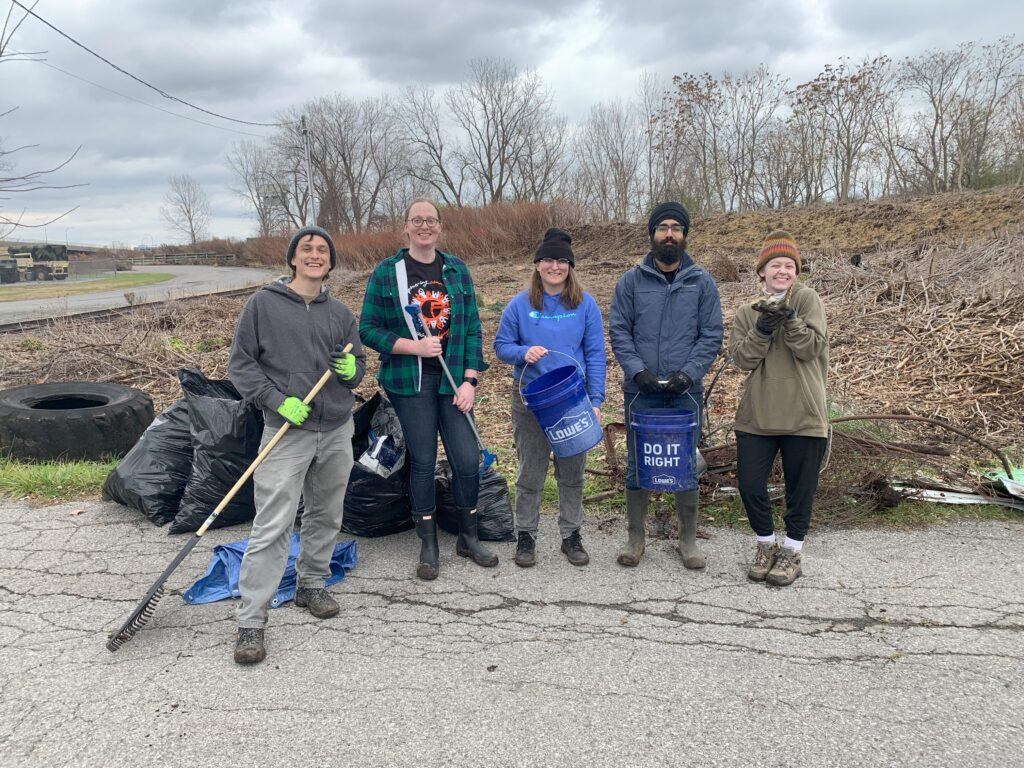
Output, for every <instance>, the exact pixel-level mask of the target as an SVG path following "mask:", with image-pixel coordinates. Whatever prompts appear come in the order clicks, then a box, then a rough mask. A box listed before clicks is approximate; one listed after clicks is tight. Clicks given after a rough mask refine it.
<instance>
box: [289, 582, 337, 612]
mask: <svg viewBox="0 0 1024 768" xmlns="http://www.w3.org/2000/svg"><path fill="white" fill-rule="evenodd" d="M295 604H296V605H297V606H299V608H309V612H310V613H312V614H313V615H314V616H316V617H317V618H318V619H329V618H331V617H332V616H337V615H338V612H339V611H340V610H341V606H339V605H338V603H337V602H336V601H335V599H334V598H333V597H331V595H330V593H329V592H328V591H327V590H326V589H325V588H324V587H316V588H310V587H299V588H298V590H296V592H295Z"/></svg>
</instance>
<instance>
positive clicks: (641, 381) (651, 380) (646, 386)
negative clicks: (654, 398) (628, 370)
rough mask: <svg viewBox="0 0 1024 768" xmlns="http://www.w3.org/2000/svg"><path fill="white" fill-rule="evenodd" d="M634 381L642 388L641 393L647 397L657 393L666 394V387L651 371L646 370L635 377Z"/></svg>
mask: <svg viewBox="0 0 1024 768" xmlns="http://www.w3.org/2000/svg"><path fill="white" fill-rule="evenodd" d="M633 381H635V382H636V385H637V386H638V387H640V391H641V392H643V393H644V394H645V395H653V394H655V393H657V392H664V391H665V387H664V385H663V384H662V383H661V382H659V381H658V377H657V376H655V375H654V374H653V373H651V372H650V371H649V370H647V369H646V368H644V369H643V370H642V371H640V373H638V374H637V375H636V376H634V377H633Z"/></svg>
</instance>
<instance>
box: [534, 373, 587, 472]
mask: <svg viewBox="0 0 1024 768" xmlns="http://www.w3.org/2000/svg"><path fill="white" fill-rule="evenodd" d="M522 397H523V402H524V403H525V404H526V407H527V408H529V409H530V412H531V413H532V414H533V415H534V416H535V417H536V418H537V422H538V423H539V424H540V428H541V429H542V430H543V431H544V437H546V438H547V440H548V442H549V443H550V444H551V450H552V451H553V452H554V454H555V456H557V457H558V458H560V459H564V458H566V457H568V456H575V455H576V454H578V453H583V452H584V451H589V450H590V449H591V448H593V447H594V446H595V445H597V444H598V443H599V442H601V438H602V436H603V432H602V431H601V425H600V424H598V423H597V418H596V416H595V414H594V408H593V406H592V405H591V404H590V399H589V398H588V397H587V393H586V391H585V390H584V388H583V378H582V377H581V376H580V374H579V371H578V370H577V368H576V366H575V365H565V366H562V367H561V368H555V369H554V370H553V371H548V372H547V373H545V374H542V375H540V376H538V377H537V378H536V379H534V380H533V381H531V382H530V383H529V384H527V385H526V386H525V387H523V390H522Z"/></svg>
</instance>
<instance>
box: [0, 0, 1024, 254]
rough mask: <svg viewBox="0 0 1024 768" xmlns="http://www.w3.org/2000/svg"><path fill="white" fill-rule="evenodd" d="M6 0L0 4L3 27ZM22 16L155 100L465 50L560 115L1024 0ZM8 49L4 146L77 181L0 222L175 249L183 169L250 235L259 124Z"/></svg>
mask: <svg viewBox="0 0 1024 768" xmlns="http://www.w3.org/2000/svg"><path fill="white" fill-rule="evenodd" d="M22 2H24V3H25V4H26V5H30V2H29V0H22ZM8 7H9V0H0V12H2V14H3V15H6V12H7V9H8ZM35 10H36V12H37V13H38V14H39V15H40V16H42V17H43V18H44V19H46V20H47V21H49V22H50V23H51V24H53V25H54V26H55V27H58V28H59V29H61V30H62V31H63V32H65V33H66V34H68V35H69V36H71V37H73V38H75V39H76V40H78V41H79V42H81V43H82V44H84V45H85V46H87V47H89V48H91V49H92V50H94V51H96V52H97V53H99V54H101V55H102V56H104V57H105V58H107V59H109V60H110V61H111V62H113V63H114V64H116V65H118V66H120V67H122V68H123V69H125V70H128V71H129V72H131V73H132V74H134V75H136V76H138V77H139V78H141V79H143V80H146V81H147V82H149V83H152V84H153V85H156V86H158V87H159V88H161V89H163V90H164V91H166V92H168V93H170V94H173V95H174V96H177V97H179V98H181V99H184V100H186V101H189V102H192V103H193V104H197V105H199V106H201V107H203V108H205V109H208V110H210V111H213V112H217V113H220V114H222V115H227V116H230V117H234V118H237V119H240V120H247V121H252V122H273V120H274V118H275V116H276V115H277V114H279V113H280V111H281V110H283V109H286V108H288V107H291V106H294V105H299V104H301V103H303V102H304V101H306V100H308V99H311V98H315V97H318V96H322V95H327V94H331V93H335V92H337V93H341V94H344V95H346V96H352V97H356V98H359V97H363V96H367V95H373V94H378V93H381V92H384V91H388V90H394V89H396V88H397V87H399V86H402V85H406V84H411V83H423V84H429V85H432V86H435V87H438V88H443V87H444V86H446V85H449V84H451V83H454V82H457V81H458V80H459V79H461V78H462V77H463V75H464V74H465V72H466V63H467V62H468V61H469V60H470V59H472V58H474V57H483V56H491V57H503V58H508V59H510V60H512V61H513V62H515V63H516V64H517V65H518V66H519V67H521V68H531V69H537V70H538V71H539V72H540V73H541V75H542V76H543V78H544V81H545V83H546V84H547V85H548V86H549V87H550V88H551V90H552V92H553V95H554V98H555V104H556V107H557V109H558V110H559V111H560V112H563V113H565V114H566V115H568V116H569V119H570V121H574V120H576V119H579V118H581V117H583V116H585V115H586V113H587V111H588V109H589V107H590V105H591V104H594V103H596V102H598V101H600V100H606V99H612V98H622V99H628V98H630V97H632V96H633V95H634V94H635V92H636V86H637V82H638V80H639V78H640V76H641V74H642V73H643V72H644V71H647V72H651V73H654V74H655V75H657V76H658V77H659V78H662V79H663V80H664V82H665V84H666V86H668V84H669V83H670V80H671V77H672V76H673V75H676V74H681V73H684V72H693V73H701V72H705V71H707V72H711V73H712V74H713V75H716V76H717V75H721V74H722V73H723V72H725V71H729V72H733V73H740V72H742V71H744V70H746V69H750V68H753V67H756V66H757V65H758V64H760V63H764V64H767V65H768V67H769V68H770V69H771V70H772V71H774V72H778V73H780V74H782V75H784V76H786V77H788V78H790V84H791V85H796V84H798V83H801V82H804V81H806V80H809V79H811V78H813V77H814V76H815V75H816V74H817V73H818V72H820V71H821V69H822V66H823V65H824V64H826V63H834V62H835V61H836V60H837V59H838V58H839V57H840V56H849V57H851V58H852V59H854V60H855V61H857V60H860V59H862V58H863V57H865V56H874V55H877V54H881V53H884V54H887V55H889V56H891V57H892V58H894V59H899V58H902V57H904V56H909V55H914V54H917V53H921V52H923V51H925V50H927V49H929V48H949V47H952V46H954V45H956V44H958V43H960V42H964V41H968V40H976V41H980V42H995V40H996V39H997V38H998V37H999V36H1000V35H1004V34H1009V33H1013V32H1018V33H1024V3H1022V2H1020V0H986V2H979V1H978V0H950V1H949V2H943V0H930V1H929V2H924V1H923V0H856V1H854V0H774V1H758V0H734V1H733V2H731V3H720V4H716V3H711V2H692V0H634V1H633V2H629V3H626V2H621V3H617V2H615V3H613V2H600V1H596V0H591V1H590V2H579V1H578V0H515V2H493V1H489V2H482V1H481V0H458V2H456V1H454V0H437V1H436V2H433V3H430V2H408V1H407V0H376V2H345V1H344V0H342V1H340V2H339V1H335V2H330V1H329V0H292V1H291V2H288V3H280V2H271V1H270V0H105V1H103V2H100V1H99V0H41V1H40V2H39V4H38V5H37V6H36V8H35ZM15 12H16V13H18V11H17V9H15ZM1019 37H1020V34H1018V39H1019ZM10 49H11V50H13V51H33V52H44V53H42V54H41V55H39V56H37V57H35V58H38V59H42V61H12V60H7V61H3V62H0V113H3V112H4V111H6V110H8V109H11V108H13V107H17V110H16V111H15V112H13V113H12V114H9V115H7V116H6V117H2V118H0V140H2V142H3V145H4V147H5V148H6V149H12V148H14V147H17V146H21V145H25V144H38V145H39V146H38V147H36V148H29V149H26V150H25V151H23V152H19V153H17V154H16V155H15V156H14V158H15V159H16V163H17V166H16V167H17V168H18V169H20V170H23V171H28V170H37V169H40V168H43V167H47V166H49V165H54V164H56V163H58V162H60V161H61V160H62V159H63V158H65V157H66V156H67V155H68V154H69V153H71V152H72V151H74V149H75V148H76V147H77V146H79V145H81V150H80V151H79V153H78V156H77V157H76V158H75V159H74V160H73V161H72V162H71V163H70V164H69V165H68V166H67V167H66V168H65V169H63V170H62V171H60V173H59V174H57V175H55V176H54V177H52V179H53V181H54V182H56V183H61V184H85V185H86V186H83V187H79V188H75V189H68V190H60V191H40V192H36V193H33V194H31V195H22V196H19V197H17V198H14V199H11V200H9V201H0V206H2V207H3V210H4V211H5V212H7V213H8V214H9V213H10V212H11V211H12V209H14V210H21V209H22V208H24V209H25V210H26V215H25V219H26V220H27V221H41V220H44V219H45V218H47V217H50V216H53V215H56V214H59V213H60V212H62V211H64V210H67V209H68V208H70V207H72V206H75V205H77V206H79V208H78V210H76V211H74V212H73V213H71V214H70V215H68V216H67V217H65V218H63V219H61V220H60V221H59V222H57V223H55V224H52V225H50V226H49V227H48V228H47V230H46V236H47V238H48V239H49V240H50V241H51V242H64V241H65V239H67V240H68V241H70V242H72V243H95V244H110V243H112V242H116V243H123V244H128V245H136V244H146V245H149V244H159V243H161V242H175V241H177V236H176V235H175V234H174V233H173V232H171V231H170V230H169V229H168V228H167V226H166V224H165V223H164V222H163V221H162V219H161V217H160V215H159V209H160V205H161V202H162V200H163V196H164V194H165V192H166V191H167V179H168V177H169V176H170V175H172V174H180V173H189V174H191V175H192V176H193V177H195V178H196V179H197V180H198V181H199V182H200V183H201V184H202V186H203V188H204V189H205V191H206V192H207V194H208V195H209V197H210V199H211V201H212V204H213V208H214V221H213V225H212V233H213V234H215V235H217V236H231V237H245V236H248V235H251V234H253V231H254V229H255V226H254V223H253V221H252V219H251V217H250V215H249V214H248V213H247V211H246V209H245V207H244V205H243V203H242V201H241V200H240V199H239V198H238V197H237V195H235V194H234V193H233V192H232V191H231V190H230V188H229V187H230V186H231V185H232V184H233V179H232V174H231V173H230V172H229V171H228V170H227V168H226V165H225V160H224V158H225V153H226V152H227V150H228V149H229V148H230V146H231V144H232V143H233V142H235V141H238V140H241V139H246V138H259V137H264V136H267V135H269V133H270V132H271V131H272V130H273V129H270V128H260V127H255V126H244V125H239V124H233V123H229V122H226V121H224V120H219V119H217V118H214V117H210V116H209V115H204V114H202V113H200V112H197V111H195V110H191V109H188V108H186V107H183V106H182V105H180V104H176V103H174V102H172V101H169V100H167V99H165V98H163V97H161V96H160V95H158V94H157V93H155V92H153V91H152V90H149V89H147V88H145V87H144V86H142V85H140V84H138V83H136V82H134V81H133V80H131V79H129V78H128V77H126V76H125V75H123V74H121V73H120V72H118V71H116V70H114V69H112V68H111V67H109V66H108V65H106V64H104V63H103V62H102V61H100V60H98V59H96V58H94V57H92V56H91V55H89V54H88V53H86V52H85V51H84V50H82V49H81V48H78V47H76V46H75V45H74V44H73V43H72V42H70V41H68V40H67V39H65V38H63V37H61V36H60V35H59V34H57V33H56V32H54V31H53V30H52V29H49V28H47V27H46V26H45V25H44V24H43V23H41V22H40V21H38V20H36V19H32V18H29V19H28V20H26V21H25V23H24V24H23V25H22V26H21V28H20V29H19V30H18V32H17V33H16V35H15V37H14V39H13V41H12V43H11V45H10ZM87 81H88V82H87ZM140 102H141V103H140ZM147 105H149V106H147ZM154 107H159V109H156V108H154ZM160 110H166V111H160ZM169 113H173V114H169ZM186 118H187V119H186ZM196 120H199V121H202V122H204V123H208V125H204V124H201V123H198V122H194V121H196ZM18 236H20V237H24V238H35V237H38V239H42V237H43V233H42V231H41V230H40V231H38V234H36V231H26V230H22V231H20V232H19V234H18Z"/></svg>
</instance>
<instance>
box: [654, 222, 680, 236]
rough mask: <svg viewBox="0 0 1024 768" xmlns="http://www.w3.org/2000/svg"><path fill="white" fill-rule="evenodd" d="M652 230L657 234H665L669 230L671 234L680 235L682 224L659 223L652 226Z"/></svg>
mask: <svg viewBox="0 0 1024 768" xmlns="http://www.w3.org/2000/svg"><path fill="white" fill-rule="evenodd" d="M654 231H655V232H657V233H658V234H659V235H667V234H668V233H669V232H671V233H672V234H673V235H680V234H682V232H683V225H682V224H659V225H658V226H656V227H655V228H654Z"/></svg>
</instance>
